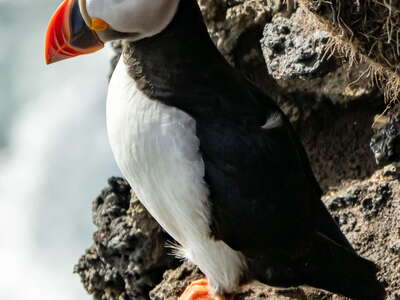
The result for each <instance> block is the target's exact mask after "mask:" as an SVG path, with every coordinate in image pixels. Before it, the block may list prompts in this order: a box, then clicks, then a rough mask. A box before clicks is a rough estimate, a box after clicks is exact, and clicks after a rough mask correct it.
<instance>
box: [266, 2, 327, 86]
mask: <svg viewBox="0 0 400 300" xmlns="http://www.w3.org/2000/svg"><path fill="white" fill-rule="evenodd" d="M304 17H305V15H304V13H303V12H302V11H301V10H300V9H298V10H297V12H296V13H294V14H292V16H291V17H290V18H285V17H283V16H281V15H277V16H275V17H274V18H273V19H272V22H270V23H267V24H266V25H265V28H264V33H263V39H262V40H261V47H262V50H263V54H264V58H265V62H266V64H267V68H268V72H269V73H270V74H271V75H272V76H273V77H274V78H275V79H283V80H289V79H294V78H302V79H307V78H312V77H316V76H322V75H324V74H325V73H326V72H328V71H332V70H333V69H334V68H333V62H332V60H331V59H326V57H325V54H326V44H327V43H328V40H329V38H328V35H327V34H326V33H325V32H323V31H318V30H315V31H311V32H310V29H309V28H307V27H306V26H304V21H300V20H304ZM300 22H303V24H301V23H300ZM301 25H303V26H301Z"/></svg>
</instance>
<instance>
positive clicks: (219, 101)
mask: <svg viewBox="0 0 400 300" xmlns="http://www.w3.org/2000/svg"><path fill="white" fill-rule="evenodd" d="M124 58H125V62H126V63H127V65H128V66H129V68H130V69H129V70H130V74H131V76H132V77H133V78H134V79H135V80H136V82H137V83H138V87H139V88H140V89H141V90H142V91H143V92H144V93H146V94H147V95H148V96H149V97H150V98H151V99H154V100H155V101H160V102H162V103H164V104H167V105H170V106H174V107H177V108H179V109H181V110H183V111H185V112H187V113H188V114H189V115H191V116H192V117H193V118H194V119H195V121H196V133H197V136H198V138H199V140H200V151H201V155H202V157H203V161H204V164H205V181H206V183H207V184H208V187H209V190H210V198H209V200H210V207H211V209H212V224H210V227H211V232H212V235H213V237H214V238H215V239H220V240H223V241H224V242H225V243H227V244H228V245H229V246H230V247H232V248H233V249H235V250H238V251H241V252H242V253H244V255H245V256H246V257H247V258H248V262H249V266H250V269H251V270H250V271H251V273H252V274H250V275H253V276H256V277H257V278H258V279H259V280H261V281H264V282H267V283H270V284H277V285H283V286H289V285H294V284H310V285H314V286H316V287H320V288H325V289H328V290H331V291H333V292H339V293H342V294H345V295H349V296H357V295H365V293H364V292H363V293H361V291H358V290H357V289H359V287H360V285H363V284H364V285H365V284H368V285H369V286H370V288H369V289H371V291H370V294H371V295H375V296H377V295H380V294H381V293H382V290H381V288H380V287H379V284H378V283H377V281H376V276H375V273H376V268H375V266H374V264H372V263H370V262H368V261H366V260H364V259H362V258H360V257H358V256H357V255H356V254H355V252H354V251H353V249H352V247H351V246H350V244H349V243H348V241H347V239H346V238H345V236H344V235H343V234H342V233H341V231H340V230H339V228H338V226H337V225H336V224H335V222H334V221H333V219H332V217H331V216H330V215H329V213H328V211H327V210H326V207H325V206H324V204H323V203H322V201H321V190H320V188H319V186H318V183H317V182H316V180H315V177H314V175H313V173H312V171H311V168H310V165H309V162H308V158H307V155H306V153H305V151H304V149H303V147H302V145H301V143H300V142H299V140H298V138H297V136H296V134H295V133H294V130H293V128H292V126H291V125H290V123H289V122H288V120H287V118H286V117H285V116H284V114H283V113H282V112H281V111H280V109H279V108H278V107H277V106H276V104H275V103H274V102H273V101H272V100H271V99H269V98H268V97H267V96H266V95H265V94H263V93H262V92H261V91H260V90H259V89H258V88H256V87H254V86H253V85H252V84H251V83H250V82H249V81H247V80H246V79H244V78H243V77H242V76H241V75H240V74H239V73H238V72H237V71H235V70H234V69H233V68H232V67H231V66H230V65H229V64H228V63H227V62H226V61H225V59H224V58H223V57H222V55H221V54H220V53H219V52H218V50H217V49H216V47H215V46H214V44H213V43H212V41H211V39H210V37H209V35H208V32H207V29H206V27H205V25H204V23H203V19H202V16H201V13H200V10H199V8H198V6H197V4H196V1H195V0H181V1H180V4H179V8H178V12H177V14H176V16H175V17H174V19H173V21H172V22H171V23H170V24H169V25H168V27H167V28H166V29H165V30H163V31H162V32H161V33H160V34H158V35H156V36H153V37H151V38H148V39H143V40H141V41H138V42H135V43H132V44H130V45H129V46H128V47H127V48H126V49H125V51H124ZM324 257H329V259H331V261H330V262H329V263H327V262H325V261H324V259H325V258H324ZM333 258H335V260H333ZM340 259H342V261H343V263H345V265H344V264H341V260H340ZM332 261H335V264H332ZM310 266H311V267H310ZM361 271H362V272H363V275H362V276H358V281H357V279H356V278H355V277H356V276H355V275H356V274H358V273H359V272H361ZM343 274H347V275H346V276H342V275H343ZM349 274H350V275H349ZM348 275H349V276H348ZM353 275H354V276H353ZM351 276H353V277H354V278H355V279H354V280H352V282H351V283H350V282H349V281H350V280H351ZM336 277H341V278H336ZM371 282H372V283H374V284H371ZM351 286H354V287H355V289H354V290H352V289H351ZM367 289H368V288H367ZM363 299H364V298H363ZM365 299H370V298H365ZM371 299H372V298H371ZM373 299H380V298H379V297H378V298H373Z"/></svg>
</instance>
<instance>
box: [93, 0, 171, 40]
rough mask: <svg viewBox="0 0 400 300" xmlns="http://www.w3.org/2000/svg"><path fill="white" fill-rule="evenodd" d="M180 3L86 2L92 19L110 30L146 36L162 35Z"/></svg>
mask: <svg viewBox="0 0 400 300" xmlns="http://www.w3.org/2000/svg"><path fill="white" fill-rule="evenodd" d="M178 3H179V0H86V8H87V11H88V14H89V16H90V17H91V18H100V19H103V20H104V21H106V22H107V23H108V24H109V25H110V26H111V28H112V29H114V30H116V31H119V32H125V33H140V34H141V36H142V37H148V36H152V35H155V34H157V33H159V32H161V31H162V30H163V29H164V28H165V27H166V26H167V25H168V24H169V23H170V22H171V21H172V19H173V17H174V15H175V13H176V10H177V8H178Z"/></svg>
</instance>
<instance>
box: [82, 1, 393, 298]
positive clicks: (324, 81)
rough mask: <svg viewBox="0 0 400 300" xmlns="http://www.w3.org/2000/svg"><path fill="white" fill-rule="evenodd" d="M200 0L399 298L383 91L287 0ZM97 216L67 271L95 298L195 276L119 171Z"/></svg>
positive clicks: (143, 292)
mask: <svg viewBox="0 0 400 300" xmlns="http://www.w3.org/2000/svg"><path fill="white" fill-rule="evenodd" d="M302 2H304V3H305V2H312V1H305V0H304V1H302ZM314 2H315V3H317V2H318V1H314ZM378 2H379V1H378ZM357 3H358V2H357ZM199 4H200V6H201V8H202V11H203V15H204V18H205V20H206V22H207V24H208V27H209V31H210V34H211V36H212V37H213V40H214V42H215V43H216V45H217V46H218V47H219V49H220V50H221V52H222V53H223V54H224V55H225V57H226V58H227V59H228V61H229V62H230V63H231V64H232V65H234V66H235V67H236V68H238V69H239V70H240V71H241V72H242V73H243V74H245V76H247V77H249V78H250V79H251V80H252V81H254V82H255V83H256V84H257V85H258V86H259V87H260V88H262V89H263V90H265V91H266V92H267V93H268V94H269V95H271V96H272V97H273V98H274V99H275V100H276V101H277V102H278V103H279V105H280V106H281V107H282V109H283V110H284V111H285V112H286V113H287V114H288V116H289V117H290V119H291V121H292V122H293V125H294V126H295V128H296V130H297V132H298V134H299V135H300V136H301V138H302V141H303V143H304V145H305V147H306V150H307V152H308V154H309V157H310V160H311V163H312V167H313V169H314V172H315V173H316V176H317V178H318V180H319V182H320V184H321V186H322V188H323V189H324V190H325V192H326V194H325V196H324V199H323V200H324V201H325V203H326V205H327V206H328V208H329V210H330V211H331V213H332V214H333V215H334V216H335V218H336V220H337V222H338V223H339V225H340V227H341V229H342V230H343V232H345V233H346V235H347V236H348V238H349V239H350V241H351V242H352V244H353V245H354V247H355V248H356V250H357V252H358V253H360V254H361V255H363V256H365V257H366V258H369V259H371V260H373V261H375V262H377V263H378V264H379V265H380V266H381V267H382V269H381V272H380V274H379V276H380V278H381V279H382V281H384V282H385V283H386V286H387V288H386V289H387V292H388V299H391V300H395V299H400V216H399V215H400V214H399V212H400V183H399V179H400V165H399V164H397V163H396V162H395V161H396V160H398V159H399V154H400V151H399V150H400V141H399V140H400V138H399V136H400V126H399V115H400V114H399V113H398V111H397V112H396V110H395V109H391V110H390V111H391V113H390V114H389V115H387V114H386V115H380V114H381V113H382V112H383V111H384V109H385V104H384V101H383V96H382V94H381V93H380V92H379V91H378V90H377V88H376V87H375V86H374V85H373V84H372V83H371V81H369V80H366V79H359V78H362V77H361V75H362V74H363V72H365V66H363V63H362V62H361V63H359V64H357V65H356V66H355V65H351V63H349V61H348V60H346V58H345V57H340V56H337V57H335V56H332V55H330V54H331V52H328V54H327V52H326V47H328V46H329V34H330V33H329V32H325V31H323V30H322V28H321V27H319V26H317V24H316V23H315V22H314V23H312V22H309V21H307V20H308V18H307V17H306V16H308V13H309V12H308V13H307V12H305V11H304V10H303V9H302V8H297V7H296V6H295V4H294V1H290V0H287V1H280V0H278V1H264V0H236V1H230V0H199ZM116 47H117V48H118V45H117V46H116ZM377 115H378V116H379V117H376V116H377ZM372 125H374V126H372ZM371 126H372V127H371ZM370 144H371V146H372V150H373V151H371V148H370ZM374 154H375V156H374ZM376 162H380V163H381V164H386V166H385V167H382V166H378V165H377V163H376ZM93 220H94V224H95V225H96V226H97V231H96V232H95V233H94V243H93V245H92V246H90V248H89V249H88V250H87V251H86V253H85V254H84V255H83V256H82V258H81V259H80V261H79V263H78V264H77V265H76V267H75V272H76V273H78V274H79V275H80V277H81V279H82V283H83V285H84V287H85V288H86V290H87V291H88V292H89V293H90V294H92V295H93V298H94V299H102V300H111V299H118V300H122V299H126V300H127V299H154V300H155V299H157V300H161V299H177V297H178V295H180V293H182V291H183V290H184V289H185V287H186V286H187V285H188V284H189V282H190V281H192V280H193V279H195V278H199V277H201V274H200V272H199V270H198V269H197V268H196V267H195V266H192V265H190V264H188V263H183V264H182V262H181V261H178V260H176V259H175V258H174V257H173V256H171V255H169V253H170V250H169V248H168V247H165V245H168V244H169V243H172V242H173V241H171V239H170V238H169V236H168V235H167V234H166V233H164V232H163V231H162V230H161V228H160V227H159V226H158V225H157V223H156V222H155V221H154V220H153V219H152V218H151V216H149V215H148V213H147V212H146V210H145V209H144V208H143V207H142V206H141V205H140V203H139V202H138V199H137V198H136V197H135V195H134V194H133V193H132V194H131V191H130V187H129V186H128V184H127V183H126V182H125V181H124V180H123V179H118V178H111V179H110V180H109V187H107V188H106V189H105V190H104V191H103V192H102V193H101V195H100V196H99V197H98V198H97V199H95V200H94V202H93ZM235 299H336V300H338V299H345V298H343V297H341V296H338V295H332V294H330V293H327V292H325V291H319V290H316V289H312V288H306V287H299V288H292V289H276V288H271V287H268V286H265V285H262V284H260V283H257V282H251V283H249V284H247V285H246V286H243V287H241V288H240V290H238V292H237V294H236V295H235Z"/></svg>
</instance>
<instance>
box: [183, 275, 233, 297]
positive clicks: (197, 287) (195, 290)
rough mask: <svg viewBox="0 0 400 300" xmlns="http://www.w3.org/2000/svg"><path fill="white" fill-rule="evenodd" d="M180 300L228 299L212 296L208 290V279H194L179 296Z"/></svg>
mask: <svg viewBox="0 0 400 300" xmlns="http://www.w3.org/2000/svg"><path fill="white" fill-rule="evenodd" d="M179 300H227V299H226V298H225V297H222V296H214V297H213V296H211V295H210V294H209V292H208V280H207V279H205V278H204V279H199V280H196V281H193V282H192V283H191V284H190V285H189V286H188V287H187V288H186V290H185V291H184V292H183V294H182V295H181V296H180V297H179Z"/></svg>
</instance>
